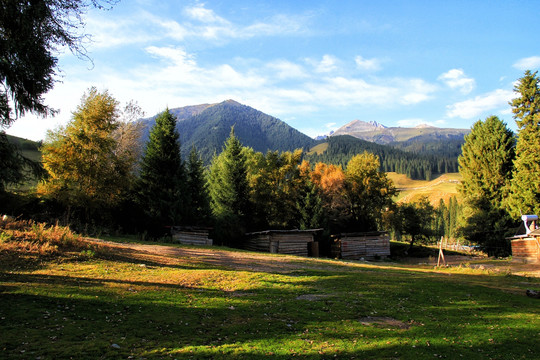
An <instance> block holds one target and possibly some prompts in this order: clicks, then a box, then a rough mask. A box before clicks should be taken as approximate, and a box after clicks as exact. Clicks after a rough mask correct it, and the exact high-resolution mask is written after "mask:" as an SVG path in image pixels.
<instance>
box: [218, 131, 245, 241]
mask: <svg viewBox="0 0 540 360" xmlns="http://www.w3.org/2000/svg"><path fill="white" fill-rule="evenodd" d="M247 173H248V170H247V163H246V155H245V154H244V151H243V148H242V144H241V143H240V141H239V140H238V138H237V137H236V136H235V134H234V128H232V129H231V133H230V136H229V138H228V139H227V141H226V143H225V146H224V148H223V151H222V152H221V154H219V156H215V157H214V159H213V160H212V164H211V166H210V175H209V188H210V206H211V209H212V213H213V215H214V216H215V218H216V221H217V224H216V227H217V229H216V230H217V231H216V235H217V236H219V237H222V238H221V239H218V240H219V241H221V242H224V243H228V244H231V245H240V243H239V241H240V239H241V237H242V235H243V234H244V232H245V231H246V230H247V225H248V216H249V215H250V214H251V202H250V188H249V183H248V178H247Z"/></svg>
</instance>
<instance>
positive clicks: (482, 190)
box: [459, 116, 515, 255]
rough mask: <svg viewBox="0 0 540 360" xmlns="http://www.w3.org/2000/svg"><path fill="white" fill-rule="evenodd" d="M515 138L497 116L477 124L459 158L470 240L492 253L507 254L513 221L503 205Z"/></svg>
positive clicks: (467, 237)
mask: <svg viewBox="0 0 540 360" xmlns="http://www.w3.org/2000/svg"><path fill="white" fill-rule="evenodd" d="M514 142H515V140H514V136H513V133H512V131H511V130H509V129H508V128H507V127H506V124H505V123H503V122H502V121H501V120H499V118H497V117H496V116H490V117H488V118H487V119H486V120H485V121H481V120H480V121H477V122H476V123H475V124H474V125H473V127H472V131H471V133H470V134H468V135H467V136H466V137H465V144H463V147H462V155H461V156H460V157H459V165H460V169H459V170H460V173H461V175H462V176H463V180H462V181H461V185H460V187H459V191H460V193H461V195H462V197H463V200H464V203H465V210H464V216H465V225H464V227H463V234H464V236H465V238H466V239H468V240H470V241H472V242H474V243H477V244H480V245H481V246H482V247H483V248H484V250H486V251H487V252H488V253H490V254H493V255H496V254H500V255H503V254H506V253H507V252H508V251H509V247H508V242H507V241H506V240H505V236H506V231H507V229H508V228H509V227H511V226H512V225H511V224H512V220H511V218H510V217H509V215H508V213H507V211H506V210H505V208H504V206H503V200H504V199H505V198H506V193H507V187H508V185H509V183H510V178H511V173H512V161H513V159H514Z"/></svg>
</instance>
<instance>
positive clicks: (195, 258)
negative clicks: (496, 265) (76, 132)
mask: <svg viewBox="0 0 540 360" xmlns="http://www.w3.org/2000/svg"><path fill="white" fill-rule="evenodd" d="M51 231H52V232H53V233H54V234H58V233H61V232H62V230H60V229H56V230H55V229H52V230H51ZM42 233H43V232H42ZM25 236H26V235H25V234H24V233H23V232H19V233H15V232H14V231H12V230H4V231H3V232H2V237H1V241H0V260H1V262H0V302H1V304H2V306H1V307H0V334H2V336H0V349H1V354H2V357H3V358H9V359H40V360H43V359H69V358H74V359H99V358H101V359H233V358H234V359H259V358H260V359H262V358H267V357H271V358H277V359H291V358H300V359H414V360H417V359H434V358H446V359H531V358H533V357H534V356H536V355H537V353H538V349H539V345H538V340H539V338H540V303H539V301H538V300H536V299H531V298H528V297H526V296H525V290H526V289H529V288H536V289H538V288H539V287H540V279H538V278H533V277H527V276H521V277H520V276H513V275H509V274H508V273H506V272H502V273H497V272H490V271H488V270H485V269H484V270H479V269H472V268H471V267H469V266H459V267H449V268H433V267H431V266H426V265H406V264H400V263H394V262H376V263H364V262H344V261H339V260H329V259H326V260H325V259H308V258H298V257H293V256H283V255H270V254H258V253H251V252H245V251H238V250H236V251H230V250H228V249H226V248H220V247H208V248H197V247H185V246H174V245H173V246H169V247H161V246H156V245H140V244H137V243H136V242H133V241H132V242H131V243H129V244H127V243H125V244H118V243H112V242H110V243H103V242H102V243H90V242H87V241H86V240H84V239H82V238H75V239H73V238H72V236H71V235H70V234H67V235H64V236H56V235H55V240H54V241H45V242H44V241H42V240H39V239H37V240H36V239H31V238H30V237H28V236H27V237H26V240H24V238H25ZM42 238H43V237H42ZM20 239H23V241H22V242H21V241H19V240H20ZM25 241H26V242H25ZM74 241H76V243H74ZM19 244H22V245H20V246H19ZM31 244H33V245H31ZM45 244H47V246H46V249H41V247H42V246H45ZM47 249H49V250H47ZM51 249H52V250H51Z"/></svg>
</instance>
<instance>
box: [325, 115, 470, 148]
mask: <svg viewBox="0 0 540 360" xmlns="http://www.w3.org/2000/svg"><path fill="white" fill-rule="evenodd" d="M469 131H470V130H468V129H451V128H438V127H434V126H430V125H425V124H423V125H418V126H415V127H412V128H407V127H387V126H384V125H382V124H380V123H378V122H376V121H369V122H366V121H361V120H353V121H351V122H350V123H348V124H346V125H343V126H342V127H340V128H339V129H337V130H336V131H334V132H332V133H331V134H329V136H338V135H351V136H354V137H355V138H358V139H362V140H366V141H371V142H374V143H377V144H392V143H396V142H404V141H410V140H411V139H417V140H423V141H426V140H437V141H440V140H441V139H455V138H456V137H457V138H463V137H464V136H465V135H466V134H468V133H469Z"/></svg>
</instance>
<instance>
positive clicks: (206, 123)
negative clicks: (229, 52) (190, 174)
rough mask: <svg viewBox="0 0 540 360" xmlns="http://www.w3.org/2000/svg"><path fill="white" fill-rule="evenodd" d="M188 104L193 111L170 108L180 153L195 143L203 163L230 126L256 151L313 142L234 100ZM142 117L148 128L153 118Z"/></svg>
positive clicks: (217, 150)
mask: <svg viewBox="0 0 540 360" xmlns="http://www.w3.org/2000/svg"><path fill="white" fill-rule="evenodd" d="M189 108H191V109H192V110H193V111H192V112H191V113H192V114H193V115H190V113H189V112H187V113H186V112H185V111H182V110H183V109H185V108H180V109H171V110H170V112H171V113H172V114H173V115H177V117H178V121H177V126H176V127H177V129H178V132H179V133H180V143H181V146H182V153H183V154H188V153H189V151H190V149H191V148H192V147H193V146H195V147H196V148H197V150H198V151H199V153H200V155H201V157H202V159H203V161H204V162H205V163H208V162H209V161H210V159H211V158H212V156H213V155H214V154H216V153H217V154H219V153H220V152H221V149H222V147H223V144H224V142H225V140H226V139H227V137H228V136H229V134H230V132H231V127H233V126H234V128H235V133H236V136H237V137H238V139H239V140H240V141H241V142H242V144H244V146H247V147H251V148H253V149H254V150H255V151H260V152H266V151H268V150H272V151H276V150H277V151H289V150H295V149H298V148H302V149H306V150H307V149H309V148H310V147H311V146H313V145H315V143H316V141H315V140H313V139H311V138H310V137H309V136H307V135H304V134H303V133H301V132H300V131H298V130H296V129H294V128H292V127H291V126H289V125H287V124H286V123H285V122H283V121H281V120H279V119H277V118H275V117H272V116H270V115H267V114H265V113H263V112H261V111H258V110H256V109H253V108H251V107H249V106H245V105H242V104H239V103H237V102H236V101H233V100H227V101H224V102H222V103H219V104H214V105H200V106H198V107H189ZM182 116H184V117H182ZM145 121H146V122H147V123H148V129H147V131H149V129H150V128H151V126H152V125H153V118H151V119H147V120H145ZM144 140H145V141H146V139H144Z"/></svg>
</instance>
